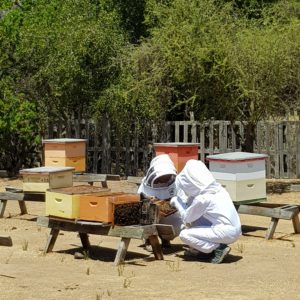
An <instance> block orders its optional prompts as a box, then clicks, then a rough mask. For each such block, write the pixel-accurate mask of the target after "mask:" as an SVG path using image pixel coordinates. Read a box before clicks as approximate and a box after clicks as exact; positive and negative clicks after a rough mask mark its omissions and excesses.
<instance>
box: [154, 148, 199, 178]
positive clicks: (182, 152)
mask: <svg viewBox="0 0 300 300" xmlns="http://www.w3.org/2000/svg"><path fill="white" fill-rule="evenodd" d="M154 149H155V153H156V155H160V154H168V155H169V156H170V158H171V160H172V161H173V163H174V165H175V168H176V169H177V171H178V172H180V171H181V170H182V169H183V167H184V166H185V164H186V162H187V161H188V160H190V159H196V160H198V144H193V143H155V144H154Z"/></svg>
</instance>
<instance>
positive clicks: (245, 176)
mask: <svg viewBox="0 0 300 300" xmlns="http://www.w3.org/2000/svg"><path fill="white" fill-rule="evenodd" d="M267 157H268V156H267V155H265V154H257V153H248V152H230V153H223V154H217V155H209V156H207V160H208V161H209V169H210V171H211V172H212V174H213V176H214V177H215V179H216V180H217V182H219V183H220V184H221V185H222V186H223V187H224V188H226V190H227V191H228V193H229V194H230V196H231V199H232V201H234V202H243V203H253V202H260V201H264V200H266V169H265V161H266V159H267Z"/></svg>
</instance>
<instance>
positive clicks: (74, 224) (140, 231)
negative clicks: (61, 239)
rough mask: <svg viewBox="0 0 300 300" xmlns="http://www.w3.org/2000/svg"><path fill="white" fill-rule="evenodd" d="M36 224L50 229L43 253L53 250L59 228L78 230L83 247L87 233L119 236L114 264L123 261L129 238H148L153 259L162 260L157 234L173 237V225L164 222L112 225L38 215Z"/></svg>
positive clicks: (85, 247) (167, 237)
mask: <svg viewBox="0 0 300 300" xmlns="http://www.w3.org/2000/svg"><path fill="white" fill-rule="evenodd" d="M37 225H39V226H43V227H48V228H50V229H51V231H50V235H49V238H48V240H47V242H46V246H45V249H44V253H48V252H51V251H52V250H53V247H54V244H55V242H56V239H57V237H58V234H59V231H60V230H63V231H72V232H78V233H79V237H80V240H81V243H82V246H83V248H84V249H88V248H89V247H90V242H89V238H88V234H96V235H106V236H113V237H120V238H121V240H120V243H119V247H118V250H117V253H116V256H115V260H114V264H115V265H119V264H121V263H122V262H124V260H125V256H126V253H127V249H128V246H129V243H130V240H131V239H149V241H150V244H151V246H152V250H153V254H154V257H155V259H156V260H163V259H164V257H163V253H162V249H161V245H160V243H159V240H158V236H160V237H162V238H165V239H172V238H174V229H173V226H172V225H165V224H152V225H132V226H112V224H111V223H101V222H90V221H82V220H71V219H63V218H57V217H52V216H40V217H38V218H37Z"/></svg>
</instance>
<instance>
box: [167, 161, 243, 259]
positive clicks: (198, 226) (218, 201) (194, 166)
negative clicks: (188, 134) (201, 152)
mask: <svg viewBox="0 0 300 300" xmlns="http://www.w3.org/2000/svg"><path fill="white" fill-rule="evenodd" d="M176 187H177V196H175V197H173V198H172V199H171V204H172V205H174V206H175V207H176V208H177V210H178V212H179V213H180V215H181V218H182V221H183V223H184V224H186V228H185V229H183V230H182V231H181V232H180V236H179V237H180V239H181V240H182V241H183V242H184V243H185V244H187V245H188V246H190V247H191V248H194V249H196V250H198V251H201V252H203V253H211V252H212V251H213V250H215V249H216V248H217V247H218V246H219V245H220V244H231V243H233V242H235V241H236V240H237V239H238V237H239V236H240V235H241V223H240V219H239V216H238V213H237V211H236V209H235V207H234V205H233V202H232V200H231V198H230V196H229V194H228V192H227V191H226V190H225V189H224V188H223V187H222V186H221V185H220V184H219V183H217V182H216V181H215V179H214V177H213V176H212V174H211V172H210V171H209V170H208V169H207V167H206V166H205V164H204V163H202V162H201V161H198V160H189V161H188V162H187V163H186V165H185V167H184V168H183V170H182V171H181V172H180V173H179V174H178V175H177V177H176Z"/></svg>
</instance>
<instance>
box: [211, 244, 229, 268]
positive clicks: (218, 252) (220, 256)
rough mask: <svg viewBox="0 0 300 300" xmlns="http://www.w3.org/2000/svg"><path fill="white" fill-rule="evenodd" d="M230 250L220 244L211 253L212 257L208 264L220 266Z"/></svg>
mask: <svg viewBox="0 0 300 300" xmlns="http://www.w3.org/2000/svg"><path fill="white" fill-rule="evenodd" d="M230 250H231V248H230V247H229V246H228V245H225V244H220V246H219V247H218V248H217V249H215V250H214V251H213V253H214V256H213V258H212V259H211V261H210V262H211V263H213V264H220V263H221V262H222V261H223V260H224V258H225V257H226V256H227V254H228V253H229V252H230Z"/></svg>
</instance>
